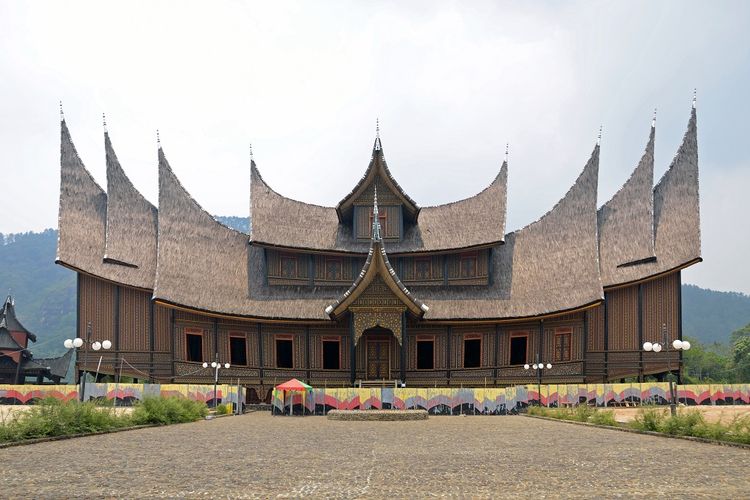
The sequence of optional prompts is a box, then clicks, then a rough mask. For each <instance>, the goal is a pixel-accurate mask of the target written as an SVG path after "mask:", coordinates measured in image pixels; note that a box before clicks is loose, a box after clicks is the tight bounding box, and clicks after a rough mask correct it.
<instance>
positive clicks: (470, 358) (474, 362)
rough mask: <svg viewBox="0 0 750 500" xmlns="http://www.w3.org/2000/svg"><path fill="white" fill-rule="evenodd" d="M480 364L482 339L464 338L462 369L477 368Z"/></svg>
mask: <svg viewBox="0 0 750 500" xmlns="http://www.w3.org/2000/svg"><path fill="white" fill-rule="evenodd" d="M481 364H482V339H481V338H478V337H474V338H471V337H466V338H464V368H479V366H481Z"/></svg>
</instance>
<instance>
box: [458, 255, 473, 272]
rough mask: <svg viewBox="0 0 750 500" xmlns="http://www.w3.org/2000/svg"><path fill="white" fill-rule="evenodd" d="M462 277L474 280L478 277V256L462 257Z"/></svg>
mask: <svg viewBox="0 0 750 500" xmlns="http://www.w3.org/2000/svg"><path fill="white" fill-rule="evenodd" d="M460 263H461V277H462V278H474V277H476V275H477V256H476V255H464V256H461V261H460Z"/></svg>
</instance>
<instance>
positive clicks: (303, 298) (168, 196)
mask: <svg viewBox="0 0 750 500" xmlns="http://www.w3.org/2000/svg"><path fill="white" fill-rule="evenodd" d="M158 227H159V232H158V238H159V245H158V251H157V270H156V286H155V288H154V298H155V299H157V300H162V301H165V302H169V303H172V304H179V305H182V306H187V307H191V308H195V309H200V310H204V311H213V312H218V313H223V314H232V315H239V316H251V317H264V318H305V319H321V320H322V319H327V316H326V314H325V312H324V309H325V307H326V305H327V303H328V300H329V299H330V297H331V296H332V294H335V293H337V290H331V291H326V292H325V293H323V294H320V293H318V294H316V293H314V292H315V290H313V291H312V292H310V291H308V292H307V293H304V292H303V293H294V292H295V290H294V287H289V288H290V289H292V290H287V289H285V288H283V287H279V288H278V289H277V290H273V291H270V290H269V287H268V286H267V285H265V263H264V262H265V259H264V256H263V250H262V249H259V248H257V247H252V246H249V245H248V241H247V235H245V234H243V233H240V232H238V231H235V230H233V229H229V228H227V227H225V226H223V225H221V224H220V223H218V222H217V221H216V220H215V219H214V218H213V217H211V215H210V214H208V213H207V212H206V211H204V210H203V209H202V208H201V207H200V205H198V203H197V202H196V201H195V200H194V199H193V198H192V197H191V196H190V195H189V194H188V192H187V191H186V190H185V188H183V187H182V185H181V184H180V182H179V180H178V179H177V177H176V176H175V175H174V173H173V172H172V169H171V168H170V166H169V164H168V163H167V160H166V158H165V156H164V153H163V151H162V150H161V149H160V150H159V217H158ZM309 297H315V298H309Z"/></svg>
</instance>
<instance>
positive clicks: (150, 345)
mask: <svg viewBox="0 0 750 500" xmlns="http://www.w3.org/2000/svg"><path fill="white" fill-rule="evenodd" d="M154 310H155V307H154V301H153V300H149V301H148V381H149V382H150V383H153V382H154V371H155V370H154V350H155V347H154V344H155V343H156V342H155V340H154V339H155V338H156V334H155V333H154V325H155V324H156V321H155V319H154Z"/></svg>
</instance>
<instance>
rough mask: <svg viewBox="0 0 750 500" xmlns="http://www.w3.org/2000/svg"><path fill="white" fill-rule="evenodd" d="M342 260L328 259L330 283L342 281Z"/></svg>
mask: <svg viewBox="0 0 750 500" xmlns="http://www.w3.org/2000/svg"><path fill="white" fill-rule="evenodd" d="M341 271H342V269H341V259H326V279H327V280H329V281H340V280H341V279H342V276H341Z"/></svg>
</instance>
